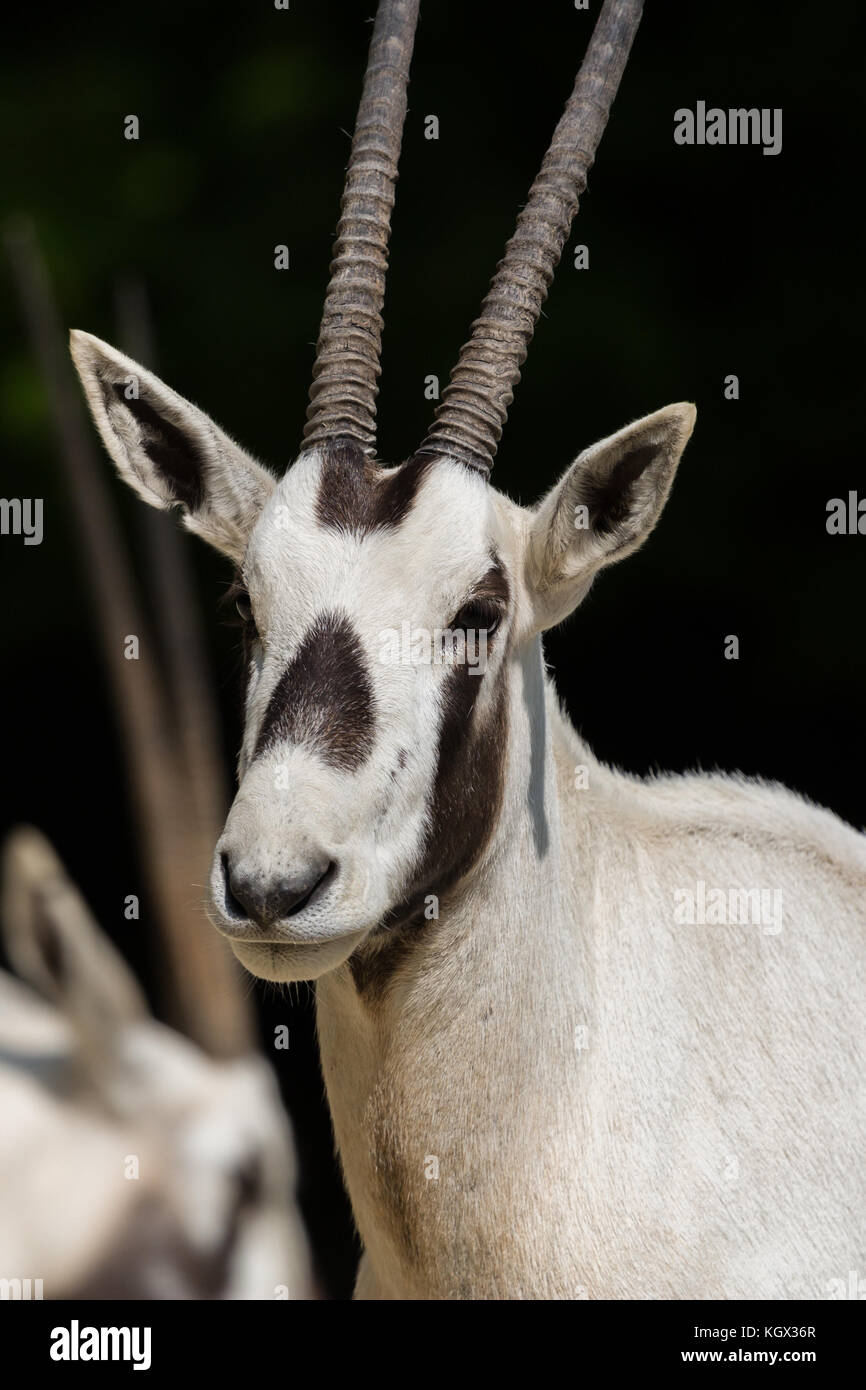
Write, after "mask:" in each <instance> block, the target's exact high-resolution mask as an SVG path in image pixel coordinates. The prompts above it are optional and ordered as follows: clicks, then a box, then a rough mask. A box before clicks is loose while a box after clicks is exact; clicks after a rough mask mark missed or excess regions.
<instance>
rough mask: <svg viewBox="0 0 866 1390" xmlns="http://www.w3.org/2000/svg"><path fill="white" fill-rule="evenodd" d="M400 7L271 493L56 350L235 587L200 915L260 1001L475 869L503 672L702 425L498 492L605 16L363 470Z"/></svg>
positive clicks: (613, 3) (495, 750) (405, 40)
mask: <svg viewBox="0 0 866 1390" xmlns="http://www.w3.org/2000/svg"><path fill="white" fill-rule="evenodd" d="M417 11H418V0H382V3H381V4H380V6H379V9H378V12H377V18H376V24H375V27H374V31H373V39H372V44H371V51H370V59H369V62H368V68H367V74H366V77H365V82H364V92H363V96H362V100H361V106H360V108H359V114H358V121H357V124H356V128H355V137H354V141H353V146H352V153H351V156H350V160H349V167H348V171H347V176H346V189H345V193H344V197H343V200H342V203H341V217H340V222H339V227H338V237H337V242H336V245H335V248H334V261H333V263H332V267H331V270H332V274H331V281H330V284H329V287H328V293H327V296H326V300H325V307H324V312H323V316H322V326H321V330H320V334H319V339H318V343H317V352H316V362H315V365H314V368H313V384H312V387H311V390H310V406H309V409H308V411H307V425H306V429H305V432H304V435H305V444H304V449H303V452H302V453H301V455H300V456H299V458H298V459H297V461H296V462H295V463H294V464H293V465H292V466H291V467H290V468H289V469H288V471H287V472H286V474H285V476H284V477H283V478H282V480H281V481H280V482H276V481H275V479H274V478H273V477H272V475H271V474H269V473H267V472H266V471H265V470H264V469H263V468H261V467H260V466H259V465H258V464H257V463H255V462H254V461H253V460H252V459H251V458H249V457H248V455H246V454H244V453H243V451H242V450H240V449H239V448H238V447H237V445H235V444H234V443H232V441H231V440H230V439H228V438H227V436H226V435H224V434H223V433H222V431H221V430H219V429H218V428H217V427H216V426H215V425H214V424H213V423H212V421H211V420H209V419H208V417H207V416H205V415H203V414H202V413H201V412H200V411H199V410H197V409H196V408H195V407H194V406H192V405H190V404H189V402H188V401H185V400H183V399H182V398H181V397H179V396H177V395H176V394H175V393H174V392H173V391H170V390H169V389H168V388H167V387H166V386H164V385H163V383H162V382H160V381H158V380H157V378H155V377H153V376H152V375H151V374H150V373H148V372H145V371H143V369H142V368H140V367H138V366H137V365H136V364H135V363H134V362H131V361H129V360H128V359H127V358H124V357H123V356H122V355H121V354H119V353H117V352H115V350H114V349H112V348H110V347H108V346H107V344H105V343H102V342H100V341H99V340H98V339H96V338H91V337H89V336H88V335H86V334H74V335H73V356H74V358H75V362H76V365H77V367H78V370H79V373H80V375H81V378H82V381H83V383H84V386H85V390H86V392H87V396H88V400H89V402H90V406H91V409H92V411H93V415H94V418H95V420H96V423H97V425H98V427H99V429H100V432H101V433H102V436H103V439H104V440H105V443H106V445H107V446H108V449H109V451H110V452H111V454H112V457H113V458H114V460H115V462H116V463H117V465H118V467H119V468H120V470H121V473H122V474H123V475H124V477H125V478H126V479H127V481H128V482H130V483H131V485H132V486H133V487H134V488H135V489H136V491H138V492H139V493H140V495H141V496H143V497H144V498H145V499H146V500H147V501H149V502H151V503H152V504H153V505H156V506H161V507H172V506H180V508H181V509H182V511H183V514H184V523H185V525H186V526H187V527H188V528H189V529H190V530H192V531H196V532H197V533H198V534H199V535H201V536H203V537H204V538H205V539H207V540H208V541H210V542H211V544H213V545H215V546H216V547H217V548H218V549H220V550H222V551H223V552H224V553H225V554H227V555H229V556H230V557H231V558H232V559H233V560H234V562H235V565H236V567H237V569H238V572H239V580H238V585H239V597H240V603H241V609H242V612H243V614H244V615H245V616H246V619H247V628H248V637H249V639H250V641H249V649H250V671H249V683H248V691H247V701H246V727H245V731H244V740H243V749H242V752H241V758H240V785H239V788H238V793H237V796H236V798H235V802H234V805H233V806H232V809H231V812H230V814H229V817H228V820H227V822H226V826H225V830H224V833H223V835H222V837H221V839H220V841H219V844H218V846H217V851H216V856H215V859H214V865H213V872H212V875H211V881H210V910H211V914H212V917H213V921H214V923H215V924H216V926H217V927H218V928H219V930H220V931H221V932H223V933H224V934H225V935H226V936H227V937H228V938H229V940H230V941H231V942H232V945H233V948H234V950H235V952H236V954H237V955H238V957H239V958H240V959H241V960H242V961H243V963H244V964H245V965H246V966H247V967H248V968H249V969H250V970H252V971H253V972H254V973H255V974H257V975H262V976H265V977H266V978H270V979H275V980H288V979H301V978H305V979H309V978H313V977H315V976H317V975H319V974H321V973H322V972H323V971H326V970H329V969H332V968H334V967H335V966H336V965H338V964H339V963H341V962H342V961H344V960H346V959H347V958H348V957H349V956H350V955H351V954H352V953H353V952H355V951H357V950H358V949H359V948H360V947H362V945H363V943H365V942H366V941H368V940H370V939H371V938H372V937H373V936H374V935H375V934H377V933H381V932H383V931H388V930H394V929H395V928H396V927H399V926H401V925H407V924H411V923H412V922H414V921H418V920H422V919H423V915H424V909H425V906H427V903H428V899H429V898H430V897H431V896H432V897H438V895H439V894H440V893H444V892H447V891H448V890H449V889H450V888H451V887H452V886H453V885H455V884H456V883H457V882H458V881H459V880H460V879H462V878H463V877H464V876H465V875H466V874H467V873H469V872H470V871H471V870H472V868H473V866H475V865H476V864H477V863H478V861H479V859H480V857H481V855H482V854H483V851H484V848H485V845H486V844H487V842H488V841H489V838H490V835H491V833H492V831H493V828H494V826H495V823H496V819H497V814H498V810H499V805H500V797H501V790H502V784H503V778H504V777H505V776H506V775H507V771H508V764H509V754H508V748H509V743H508V738H509V727H508V710H509V700H508V689H509V674H510V671H511V670H513V669H514V668H515V666H516V665H517V664H518V663H519V662H520V660H521V657H522V653H523V651H524V648H525V644H526V643H528V642H530V641H532V640H535V639H536V637H537V634H538V633H539V632H540V631H541V630H542V629H543V628H545V627H549V626H550V625H551V624H552V623H555V622H558V621H559V620H560V619H561V618H563V617H564V616H565V615H566V614H567V613H569V612H570V611H571V610H572V609H573V608H574V606H575V604H576V603H578V602H579V601H580V599H581V598H582V596H583V595H584V594H585V593H586V590H587V588H588V587H589V585H590V583H591V582H592V578H593V576H594V574H595V573H596V571H597V570H598V569H599V568H600V567H601V566H603V565H605V564H607V563H609V562H610V561H612V560H616V559H619V558H621V557H622V556H624V555H626V554H628V553H629V552H630V551H631V550H634V549H635V548H636V547H637V546H638V545H639V544H640V543H641V541H642V540H643V538H644V536H645V535H646V534H647V533H648V532H649V530H650V529H651V528H652V526H653V525H654V524H655V521H656V519H657V517H658V515H659V513H660V511H661V508H662V506H663V504H664V501H665V499H666V497H667V493H668V490H669V488H670V484H671V481H672V479H673V474H674V470H675V468H676V465H677V462H678V460H679V456H680V454H681V452H682V449H683V447H684V445H685V443H686V440H687V439H688V437H689V434H690V433H691V429H692V426H693V423H694V414H695V412H694V408H693V407H692V406H689V405H676V406H668V407H667V408H666V409H665V410H661V411H658V412H656V414H654V415H650V416H647V417H645V418H644V419H643V420H640V421H638V422H637V423H636V424H634V425H630V426H628V427H626V429H624V430H621V431H619V433H618V434H615V435H612V436H611V437H610V438H609V439H607V440H604V441H603V442H602V443H601V444H598V445H595V446H594V447H593V448H591V449H589V450H587V451H586V452H585V453H583V454H581V455H580V457H579V458H578V459H577V460H576V462H575V463H574V464H573V465H572V466H571V468H570V469H569V470H568V471H567V472H566V474H565V475H564V477H563V479H562V480H561V482H560V483H559V484H558V485H557V487H556V488H555V489H554V490H553V491H552V492H551V493H550V494H549V495H548V497H547V498H545V499H544V501H543V502H542V503H541V504H540V505H539V506H538V507H537V508H536V509H534V510H533V511H532V512H529V511H524V510H523V509H522V508H520V507H516V506H514V505H513V504H512V503H511V502H509V501H508V500H507V499H506V498H504V497H503V496H502V495H501V494H499V493H497V492H495V491H494V490H493V489H492V488H490V487H489V485H488V481H487V479H488V475H489V472H490V468H491V466H492V463H493V458H494V455H495V452H496V446H497V442H498V440H499V436H500V433H501V430H502V426H503V424H504V421H505V416H506V413H507V408H508V405H509V404H510V401H511V395H512V391H513V388H514V386H515V384H516V382H517V381H518V380H519V376H520V366H521V364H522V362H523V359H524V356H525V354H526V347H527V344H528V341H529V338H530V337H531V334H532V330H533V327H534V324H535V321H536V319H537V317H538V314H539V312H540V309H541V304H542V302H543V299H544V296H545V294H546V292H547V287H548V285H549V282H550V277H551V274H552V270H553V267H554V266H555V265H556V263H557V261H558V259H559V256H560V254H561V251H562V247H563V245H564V242H565V238H566V236H567V234H568V229H569V226H570V223H571V219H572V217H573V216H574V213H575V211H576V209H577V199H578V195H579V193H580V192H581V191H582V189H583V187H584V184H585V181H586V172H587V169H588V168H589V166H590V165H591V163H592V158H593V156H594V152H595V148H596V146H597V144H598V140H599V139H600V136H601V132H602V130H603V128H604V122H605V119H606V115H607V108H608V106H609V104H610V102H611V100H612V98H613V94H614V92H615V90H616V86H617V83H618V80H619V76H620V75H621V73H622V69H623V67H624V65H625V61H626V57H627V55H628V49H629V45H630V43H631V39H632V37H633V34H634V30H635V28H636V26H637V21H638V18H639V11H640V5H639V3H637V0H607V3H606V4H605V6H604V8H603V10H602V13H601V16H600V18H599V21H598V24H597V26H596V30H595V33H594V36H593V39H592V42H591V44H590V47H589V49H588V51H587V57H586V59H585V60H584V64H583V68H582V69H581V73H580V75H579V77H578V80H577V83H576V85H575V90H574V93H573V95H572V98H571V100H570V102H569V103H568V106H567V107H566V112H565V115H564V116H563V119H562V121H561V122H560V124H559V127H558V128H557V133H556V137H555V140H554V144H553V145H552V147H551V152H550V155H549V160H550V161H551V167H550V169H547V162H546V163H545V167H544V169H543V171H542V175H541V176H540V177H539V180H538V181H537V183H536V185H534V186H533V189H532V190H531V192H530V197H529V199H528V201H527V203H526V205H525V207H524V208H523V210H522V212H521V214H520V219H519V222H518V230H517V232H516V234H515V236H514V237H513V238H512V239H511V241H510V242H509V244H508V247H507V249H506V254H505V256H504V258H503V260H502V261H501V262H500V265H499V268H498V269H497V272H496V275H495V276H494V279H493V283H492V285H491V289H490V292H489V294H488V296H487V298H486V299H485V301H484V305H483V307H482V311H481V314H480V316H479V318H478V319H477V320H476V321H475V323H474V324H473V327H472V334H471V337H470V340H469V342H468V343H467V344H466V345H465V346H464V348H463V349H462V350H461V355H460V360H459V361H458V363H457V366H456V367H455V369H454V371H453V373H452V377H451V383H450V385H449V386H448V387H447V388H446V390H445V392H444V394H443V400H442V403H441V405H440V406H439V408H438V410H437V412H436V419H435V421H434V424H433V426H432V427H431V430H430V432H429V434H428V436H427V438H426V439H425V440H424V441H423V443H422V444H421V446H420V449H419V450H418V452H417V453H416V454H415V455H413V456H412V457H411V458H410V459H409V461H408V462H407V463H405V464H403V465H402V467H400V468H399V469H383V468H382V467H380V466H379V465H378V464H375V463H373V462H371V460H372V458H373V457H374V456H375V402H376V378H377V376H378V371H379V367H378V356H379V340H380V333H381V328H382V320H381V309H382V304H383V300H384V283H385V268H386V262H387V242H388V232H389V226H390V212H391V204H392V201H393V192H394V182H395V180H396V176H397V159H398V154H399V148H400V138H401V131H402V124H403V118H404V115H405V109H406V83H407V80H408V70H409V60H410V57H411V52H412V44H413V38H414V26H415V21H416V19H417ZM546 169H547V172H546V173H545V170H546ZM552 171H553V172H555V177H553V178H551V177H549V175H550V173H551V172H552ZM540 433H541V432H540ZM517 794H518V795H519V794H520V791H519V789H518V792H517Z"/></svg>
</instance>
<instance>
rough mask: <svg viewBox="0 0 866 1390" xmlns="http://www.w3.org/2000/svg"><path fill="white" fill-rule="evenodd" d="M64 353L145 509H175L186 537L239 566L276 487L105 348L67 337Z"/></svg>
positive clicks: (84, 336)
mask: <svg viewBox="0 0 866 1390" xmlns="http://www.w3.org/2000/svg"><path fill="white" fill-rule="evenodd" d="M70 350H71V352H72V359H73V361H74V363H75V366H76V368H77V370H78V375H79V376H80V378H81V382H82V385H83V386H84V390H85V393H86V395H87V400H88V404H89V405H90V410H91V413H92V415H93V419H94V421H95V423H96V427H97V429H98V430H99V433H100V434H101V435H102V439H103V442H104V444H105V447H106V448H107V449H108V452H109V453H110V454H111V457H112V458H113V459H114V462H115V463H116V464H117V467H118V469H119V470H120V473H121V476H122V477H123V478H124V479H125V481H126V482H128V483H129V484H130V486H131V487H133V488H134V489H135V491H136V492H137V493H138V495H139V497H143V498H144V500H145V502H149V503H150V505H151V506H152V507H160V508H163V509H168V508H171V507H175V506H179V507H180V509H181V511H182V514H183V523H184V525H185V526H186V528H187V530H189V531H195V532H196V534H197V535H199V536H202V537H203V538H204V539H205V540H206V541H208V542H209V543H210V544H211V545H213V546H215V547H216V549H217V550H221V551H222V552H223V553H224V554H225V555H228V556H230V558H231V559H232V560H234V561H235V562H236V563H238V564H239V563H240V562H241V561H242V560H243V557H244V553H245V551H246V547H247V540H248V539H249V535H250V532H251V530H252V528H253V526H254V525H255V522H256V519H257V517H258V515H259V512H260V511H261V509H262V506H263V505H264V503H265V501H266V500H267V498H268V496H269V495H270V493H271V491H272V490H273V488H274V486H275V480H274V478H273V477H272V475H271V474H270V473H268V472H267V470H266V469H264V468H262V467H261V465H260V464H258V463H256V462H255V460H254V459H252V458H250V456H249V455H248V454H246V453H244V451H243V449H241V448H239V446H238V445H237V444H235V443H233V442H232V440H231V439H229V437H228V435H226V434H223V432H222V430H221V429H219V428H218V427H217V426H216V425H215V424H214V423H213V421H212V420H211V419H210V418H209V417H208V416H207V415H205V414H204V412H203V411H201V410H199V409H198V408H197V407H196V406H194V405H191V404H190V402H189V401H186V400H184V398H183V397H182V396H178V395H177V393H176V392H174V391H172V390H170V389H169V387H167V386H165V385H164V384H163V382H161V381H160V380H159V378H158V377H155V376H154V375H153V373H152V372H148V371H146V370H145V368H144V367H140V366H138V364H137V363H136V362H133V361H132V360H131V358H129V357H125V356H124V355H123V353H122V352H118V351H117V349H116V348H113V347H110V346H109V344H108V343H104V342H102V341H101V339H99V338H94V337H92V336H91V334H89V333H82V332H80V331H79V330H78V329H73V331H72V333H71V334H70Z"/></svg>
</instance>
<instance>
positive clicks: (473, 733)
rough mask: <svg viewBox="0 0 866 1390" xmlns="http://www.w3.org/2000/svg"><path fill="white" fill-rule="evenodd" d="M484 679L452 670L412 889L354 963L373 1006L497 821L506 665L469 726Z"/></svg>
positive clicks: (359, 984) (351, 963)
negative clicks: (434, 906) (481, 717)
mask: <svg viewBox="0 0 866 1390" xmlns="http://www.w3.org/2000/svg"><path fill="white" fill-rule="evenodd" d="M482 680H483V678H482V677H479V676H471V675H470V674H469V668H468V667H466V666H456V667H455V668H454V669H453V671H451V672H450V673H449V676H448V684H447V687H446V691H445V706H444V712H443V719H442V728H441V732H440V737H439V756H438V764H437V769H436V780H435V784H434V791H433V805H432V808H431V815H430V831H429V834H428V837H427V842H426V845H425V847H424V855H423V860H422V863H421V866H420V868H419V870H418V874H417V877H416V880H415V886H414V888H413V889H412V892H411V893H410V894H409V895H408V896H407V897H406V899H405V900H404V901H403V902H402V903H400V904H399V905H398V906H397V907H395V908H394V909H393V910H392V911H391V913H389V915H388V916H387V917H386V918H385V919H384V921H383V922H382V924H381V926H380V928H379V932H378V940H376V939H375V938H374V941H373V942H372V943H371V944H370V945H369V946H367V947H362V949H361V950H360V951H358V952H356V953H355V955H353V956H352V957H351V959H350V961H349V968H350V970H351V972H352V978H353V980H354V982H355V987H356V989H357V990H358V992H359V993H360V994H362V995H363V996H364V997H365V999H366V1000H367V1001H368V1002H370V1003H372V1002H375V1001H376V1000H377V999H379V998H380V997H381V996H382V994H383V993H384V991H385V989H386V988H387V986H388V984H389V982H390V981H391V980H392V979H393V976H394V973H395V971H396V970H397V968H398V967H399V965H400V963H401V961H402V960H404V959H405V957H406V956H407V955H408V954H409V952H410V951H411V950H412V948H413V945H414V943H415V941H416V939H417V932H418V930H419V929H420V928H423V927H424V926H425V925H426V924H427V919H426V918H425V917H424V907H425V899H426V898H427V897H428V896H429V895H430V894H435V896H436V897H437V898H438V899H439V901H440V910H441V903H442V898H443V896H444V895H445V894H446V893H447V892H448V891H449V889H451V888H453V887H454V885H455V884H456V883H457V882H458V881H459V880H460V879H461V878H462V877H463V875H464V874H465V873H467V872H468V870H469V869H470V868H471V867H472V865H473V864H474V863H475V862H476V861H477V859H478V858H479V856H480V854H481V852H482V850H483V849H484V846H485V845H486V844H487V842H488V840H489V838H490V835H491V833H492V831H493V828H494V826H495V825H496V822H497V820H498V818H499V811H500V808H501V805H502V793H503V785H504V771H505V750H506V746H507V732H508V705H507V701H506V692H507V664H506V662H504V661H503V663H502V664H501V666H500V668H499V670H498V672H497V673H496V686H495V689H494V692H493V699H492V704H491V708H490V710H489V712H488V715H487V718H486V719H485V721H484V723H483V724H482V725H480V727H472V722H473V714H474V712H475V704H476V701H477V698H478V693H479V689H480V686H481V684H482ZM383 937H384V938H385V940H384V941H383Z"/></svg>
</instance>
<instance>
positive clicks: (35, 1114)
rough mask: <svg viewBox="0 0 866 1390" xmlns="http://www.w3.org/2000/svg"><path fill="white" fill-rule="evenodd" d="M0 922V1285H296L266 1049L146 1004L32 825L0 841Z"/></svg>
mask: <svg viewBox="0 0 866 1390" xmlns="http://www.w3.org/2000/svg"><path fill="white" fill-rule="evenodd" d="M3 932H4V940H5V944H6V947H7V950H8V952H9V956H10V959H11V961H12V963H13V964H14V966H15V968H16V969H17V971H18V972H19V974H20V975H21V977H22V979H23V980H26V981H27V982H28V984H24V983H22V981H21V980H18V979H15V978H14V977H13V976H11V975H7V974H5V973H4V972H2V971H0V1297H2V1298H20V1297H28V1296H29V1297H31V1298H33V1297H40V1298H109V1299H113V1298H157V1299H164V1298H181V1299H193V1298H196V1299H199V1298H219V1299H225V1298H233V1299H234V1298H241V1299H253V1298H257V1299H274V1298H280V1297H291V1298H306V1297H309V1296H310V1295H311V1293H312V1278H311V1268H310V1260H309V1253H308V1249H307V1243H306V1236H305V1234H304V1230H303V1226H302V1224H301V1221H300V1217H299V1215H298V1212H297V1208H296V1207H295V1205H294V1203H293V1200H292V1187H293V1182H294V1150H293V1144H292V1136H291V1132H290V1129H289V1125H288V1122H287V1120H286V1118H285V1112H284V1110H283V1108H282V1103H281V1101H280V1097H279V1093H278V1091H277V1088H276V1085H275V1083H274V1079H273V1076H272V1074H271V1072H270V1070H269V1068H268V1066H267V1064H266V1063H265V1062H264V1060H263V1059H262V1058H261V1057H259V1056H257V1055H255V1054H253V1053H247V1054H245V1055H243V1056H237V1057H233V1058H225V1059H220V1060H217V1059H215V1058H211V1057H208V1056H207V1055H206V1054H205V1053H204V1052H203V1051H202V1050H201V1049H200V1048H199V1047H197V1046H196V1045H195V1044H194V1043H192V1042H190V1041H189V1040H188V1039H187V1038H184V1037H182V1036H181V1035H180V1034H179V1033H176V1032H175V1031H174V1030H173V1029H171V1028H167V1027H165V1026H164V1025H162V1024H160V1023H157V1022H156V1020H155V1019H154V1018H153V1017H151V1015H150V1013H149V1011H148V1008H147V1005H146V1003H145V1000H144V997H143V995H142V993H141V991H140V990H139V987H138V985H137V983H136V981H135V979H134V977H133V975H132V974H131V972H130V971H129V969H128V967H127V965H126V964H125V962H124V961H123V959H122V958H121V956H120V955H119V954H118V953H117V951H115V949H114V947H113V946H112V945H111V943H110V942H109V940H108V938H107V937H106V936H105V935H104V933H103V932H101V931H100V929H99V927H98V926H97V924H96V923H95V921H94V920H93V918H92V917H91V915H90V913H89V911H88V909H87V907H86V905H85V904H84V902H83V901H82V899H81V897H80V896H79V894H78V893H77V892H76V890H75V888H74V886H73V884H72V883H71V882H70V881H69V879H68V878H67V876H66V874H65V873H64V870H63V866H62V865H61V864H60V862H59V860H58V859H57V856H56V855H55V854H54V852H53V850H52V849H51V846H50V845H49V844H48V843H47V842H46V841H45V840H44V839H43V837H42V836H41V835H39V834H38V833H37V832H36V831H35V830H27V829H22V830H19V831H17V832H16V833H15V834H14V835H13V836H12V837H11V839H10V840H9V842H8V844H7V846H6V851H5V856H4V872H3ZM188 963H189V964H190V965H191V962H188ZM31 986H32V987H31Z"/></svg>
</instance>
